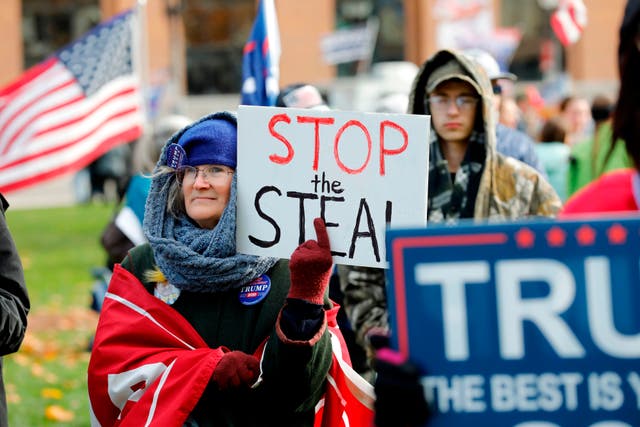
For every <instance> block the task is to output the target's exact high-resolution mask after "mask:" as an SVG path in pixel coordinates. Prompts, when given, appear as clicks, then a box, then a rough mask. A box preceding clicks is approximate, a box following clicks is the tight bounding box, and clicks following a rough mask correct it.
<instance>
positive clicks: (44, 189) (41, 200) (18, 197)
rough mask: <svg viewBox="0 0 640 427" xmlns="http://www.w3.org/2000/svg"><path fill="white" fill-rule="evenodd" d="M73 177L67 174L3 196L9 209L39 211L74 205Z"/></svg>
mask: <svg viewBox="0 0 640 427" xmlns="http://www.w3.org/2000/svg"><path fill="white" fill-rule="evenodd" d="M73 176H74V174H73V173H71V174H67V175H64V176H62V177H60V178H56V179H53V180H50V181H47V182H44V183H42V184H38V185H34V186H32V187H29V188H25V189H24V190H18V191H12V192H10V193H7V194H4V197H5V198H6V199H7V200H8V201H9V205H10V209H11V210H17V209H40V208H51V207H58V206H71V205H73V204H75V202H76V200H75V196H74V191H73Z"/></svg>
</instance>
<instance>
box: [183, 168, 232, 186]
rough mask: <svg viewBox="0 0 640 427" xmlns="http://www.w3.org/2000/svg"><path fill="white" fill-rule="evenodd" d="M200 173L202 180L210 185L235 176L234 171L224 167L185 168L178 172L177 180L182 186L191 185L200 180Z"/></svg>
mask: <svg viewBox="0 0 640 427" xmlns="http://www.w3.org/2000/svg"><path fill="white" fill-rule="evenodd" d="M198 173H202V178H204V179H205V180H206V181H207V182H208V183H209V184H215V183H216V182H220V181H222V180H223V179H225V178H226V177H227V176H229V175H233V171H232V170H227V169H225V168H223V167H222V166H205V167H203V168H195V167H193V166H183V167H181V168H180V169H178V170H177V171H176V179H177V180H178V183H180V184H185V185H191V184H193V183H194V182H195V181H196V179H198Z"/></svg>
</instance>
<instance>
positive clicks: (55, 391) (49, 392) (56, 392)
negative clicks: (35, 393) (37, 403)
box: [40, 387, 62, 400]
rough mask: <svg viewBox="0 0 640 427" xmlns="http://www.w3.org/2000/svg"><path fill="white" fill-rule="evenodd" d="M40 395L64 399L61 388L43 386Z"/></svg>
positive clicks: (47, 397) (46, 397)
mask: <svg viewBox="0 0 640 427" xmlns="http://www.w3.org/2000/svg"><path fill="white" fill-rule="evenodd" d="M40 396H42V397H44V398H45V399H58V400H59V399H62V390H60V389H59V388H52V387H48V388H43V389H42V390H40Z"/></svg>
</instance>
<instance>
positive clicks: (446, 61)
mask: <svg viewBox="0 0 640 427" xmlns="http://www.w3.org/2000/svg"><path fill="white" fill-rule="evenodd" d="M451 79H458V80H463V81H465V82H468V83H469V84H471V85H472V86H473V87H474V88H475V90H476V91H477V92H478V95H480V103H479V106H478V108H479V114H478V117H477V118H476V130H478V131H482V132H483V133H484V134H485V138H486V139H485V140H486V144H487V150H488V151H494V150H495V148H494V147H495V126H496V125H495V119H494V118H493V114H492V113H491V105H492V102H493V90H492V88H491V81H490V80H489V77H488V76H487V74H486V72H485V71H484V70H483V69H482V68H481V67H480V66H479V65H478V64H477V63H476V62H475V61H474V60H473V59H471V58H469V57H468V56H465V55H464V54H463V53H462V52H459V51H455V50H440V51H438V52H436V53H435V54H434V55H433V56H431V57H430V58H429V59H427V60H426V61H425V63H424V64H423V65H422V67H421V68H420V71H419V72H418V74H417V76H416V78H415V79H414V81H413V85H412V88H411V93H410V94H409V109H408V111H407V112H408V113H409V114H431V113H430V112H429V105H428V103H427V102H426V98H427V96H428V95H429V93H430V92H431V91H433V90H434V89H435V88H436V87H437V86H438V85H439V84H440V83H443V82H445V81H447V80H451ZM432 131H433V129H432Z"/></svg>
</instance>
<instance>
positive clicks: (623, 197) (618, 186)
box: [559, 169, 640, 218]
mask: <svg viewBox="0 0 640 427" xmlns="http://www.w3.org/2000/svg"><path fill="white" fill-rule="evenodd" d="M638 210H640V174H638V171H637V170H636V169H620V170H616V171H612V172H609V173H606V174H604V175H602V176H601V177H600V178H598V179H597V180H596V181H593V182H592V183H590V184H589V185H587V186H585V187H583V188H582V189H580V190H579V191H578V192H577V193H575V194H574V195H573V196H572V197H571V198H569V200H567V203H566V204H565V205H564V207H563V208H562V210H561V211H560V214H559V217H560V218H566V217H568V216H573V215H576V214H588V213H604V212H637V211H638Z"/></svg>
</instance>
